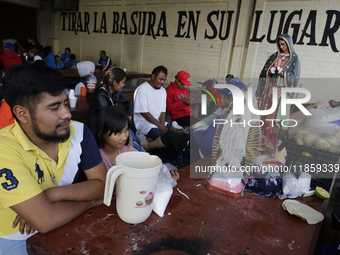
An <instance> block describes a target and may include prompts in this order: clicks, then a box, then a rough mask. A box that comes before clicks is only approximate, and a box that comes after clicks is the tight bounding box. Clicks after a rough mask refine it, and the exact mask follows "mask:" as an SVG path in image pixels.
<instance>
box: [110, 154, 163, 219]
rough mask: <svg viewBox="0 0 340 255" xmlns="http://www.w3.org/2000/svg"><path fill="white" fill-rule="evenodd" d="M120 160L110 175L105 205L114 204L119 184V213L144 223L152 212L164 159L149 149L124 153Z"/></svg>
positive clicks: (123, 217)
mask: <svg viewBox="0 0 340 255" xmlns="http://www.w3.org/2000/svg"><path fill="white" fill-rule="evenodd" d="M116 163H117V165H116V166H113V167H111V168H110V169H109V171H108V172H107V175H106V184H105V194H104V204H105V205H107V206H110V204H111V199H112V193H113V189H114V186H115V183H116V207H117V213H118V216H119V217H120V218H121V219H122V220H123V221H125V222H127V223H130V224H137V223H141V222H143V221H145V220H146V219H147V218H149V216H150V214H151V211H152V207H153V205H152V201H153V196H154V192H155V188H156V185H157V179H158V175H159V171H160V169H161V166H162V161H161V160H160V158H159V157H157V156H153V155H150V154H149V153H146V152H124V153H122V154H120V155H118V156H117V157H116ZM116 180H117V181H116Z"/></svg>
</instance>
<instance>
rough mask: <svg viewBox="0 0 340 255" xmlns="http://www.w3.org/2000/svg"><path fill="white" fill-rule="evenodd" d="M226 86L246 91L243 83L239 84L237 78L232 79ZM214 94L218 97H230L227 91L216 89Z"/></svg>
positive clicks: (230, 94) (229, 92)
mask: <svg viewBox="0 0 340 255" xmlns="http://www.w3.org/2000/svg"><path fill="white" fill-rule="evenodd" d="M227 84H230V85H234V86H236V87H238V88H239V89H241V90H242V91H247V90H248V88H247V86H246V85H245V84H244V83H243V82H241V81H240V79H239V78H238V77H236V78H234V79H232V80H231V81H229V82H228V83H227ZM216 92H217V93H218V94H220V95H224V96H232V93H231V91H230V90H229V89H216Z"/></svg>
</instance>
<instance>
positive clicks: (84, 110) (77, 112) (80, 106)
mask: <svg viewBox="0 0 340 255" xmlns="http://www.w3.org/2000/svg"><path fill="white" fill-rule="evenodd" d="M76 97H77V98H78V99H77V104H76V107H75V108H70V111H71V114H72V120H77V121H81V122H84V121H85V120H87V119H88V118H89V111H90V103H89V102H88V101H87V98H86V97H85V96H76Z"/></svg>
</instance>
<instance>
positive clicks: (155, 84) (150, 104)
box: [133, 66, 171, 139]
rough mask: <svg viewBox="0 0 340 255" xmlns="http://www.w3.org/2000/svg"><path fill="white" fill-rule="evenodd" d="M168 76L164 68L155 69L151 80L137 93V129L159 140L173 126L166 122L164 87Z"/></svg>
mask: <svg viewBox="0 0 340 255" xmlns="http://www.w3.org/2000/svg"><path fill="white" fill-rule="evenodd" d="M167 75H168V70H167V69H166V68H165V67H164V66H157V67H156V68H155V69H153V71H152V74H151V80H150V81H149V82H144V83H143V84H141V85H140V86H139V87H138V88H137V89H136V91H135V94H134V97H135V102H134V111H133V118H134V122H135V126H136V129H137V130H138V131H141V132H142V133H143V134H144V135H148V136H151V137H152V138H153V139H157V138H158V137H160V136H161V135H162V134H164V133H166V132H167V131H168V129H169V128H171V126H170V125H169V124H168V123H167V122H166V121H165V112H166V91H165V89H164V88H163V87H162V85H164V82H165V80H166V77H167Z"/></svg>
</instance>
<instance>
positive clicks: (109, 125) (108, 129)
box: [94, 106, 130, 148]
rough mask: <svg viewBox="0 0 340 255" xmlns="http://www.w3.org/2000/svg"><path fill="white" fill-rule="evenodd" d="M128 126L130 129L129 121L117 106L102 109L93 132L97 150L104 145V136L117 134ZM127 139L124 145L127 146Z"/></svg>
mask: <svg viewBox="0 0 340 255" xmlns="http://www.w3.org/2000/svg"><path fill="white" fill-rule="evenodd" d="M126 124H127V125H128V128H129V129H130V119H129V117H128V116H127V115H126V113H125V112H124V111H123V110H121V109H120V108H118V107H117V106H107V107H104V108H103V109H102V110H101V111H100V113H99V116H98V119H97V125H96V127H95V130H94V136H95V138H96V141H97V144H98V147H99V148H102V147H103V146H104V144H105V135H107V134H108V135H109V136H110V135H112V134H117V133H119V132H120V131H122V130H123V129H124V127H125V126H126ZM128 143H129V139H127V141H126V144H125V145H128Z"/></svg>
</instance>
